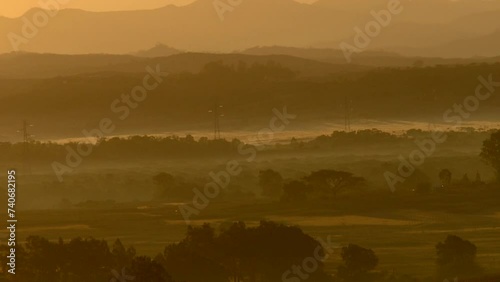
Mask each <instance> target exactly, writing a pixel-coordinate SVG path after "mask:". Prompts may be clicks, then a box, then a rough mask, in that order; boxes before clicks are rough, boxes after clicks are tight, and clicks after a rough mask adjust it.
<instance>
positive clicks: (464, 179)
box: [460, 173, 471, 187]
mask: <svg viewBox="0 0 500 282" xmlns="http://www.w3.org/2000/svg"><path fill="white" fill-rule="evenodd" d="M460 184H461V185H462V186H463V187H469V186H470V184H471V182H470V179H469V175H468V174H467V173H466V174H464V176H463V177H462V180H460Z"/></svg>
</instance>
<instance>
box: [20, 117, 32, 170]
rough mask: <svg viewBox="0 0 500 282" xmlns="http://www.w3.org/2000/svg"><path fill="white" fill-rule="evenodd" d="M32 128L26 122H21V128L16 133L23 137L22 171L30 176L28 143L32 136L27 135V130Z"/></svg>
mask: <svg viewBox="0 0 500 282" xmlns="http://www.w3.org/2000/svg"><path fill="white" fill-rule="evenodd" d="M30 127H33V124H29V123H28V122H27V121H26V120H23V128H22V129H21V130H18V131H17V132H18V133H21V134H22V135H23V170H24V171H26V173H28V174H31V159H30V148H29V146H30V141H31V140H32V137H33V136H34V135H31V134H30V133H29V130H28V129H29V128H30Z"/></svg>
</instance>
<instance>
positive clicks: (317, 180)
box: [304, 169, 364, 197]
mask: <svg viewBox="0 0 500 282" xmlns="http://www.w3.org/2000/svg"><path fill="white" fill-rule="evenodd" d="M304 179H305V180H306V182H307V183H308V184H309V185H310V186H311V187H312V188H313V190H315V191H316V192H317V193H318V194H320V195H331V196H333V197H336V196H337V194H338V193H339V192H341V191H343V190H345V189H348V188H352V187H355V186H356V185H358V184H360V183H362V182H363V181H364V179H363V178H362V177H356V176H353V174H352V173H350V172H345V171H337V170H329V169H323V170H318V171H314V172H312V173H311V174H310V175H309V176H307V177H305V178H304Z"/></svg>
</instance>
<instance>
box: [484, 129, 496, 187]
mask: <svg viewBox="0 0 500 282" xmlns="http://www.w3.org/2000/svg"><path fill="white" fill-rule="evenodd" d="M481 158H483V160H485V161H486V162H487V163H489V164H490V165H491V166H492V167H493V168H494V169H495V171H496V174H497V180H498V181H500V130H499V131H496V132H494V133H492V134H491V136H490V138H489V139H487V140H485V141H484V142H483V148H482V150H481Z"/></svg>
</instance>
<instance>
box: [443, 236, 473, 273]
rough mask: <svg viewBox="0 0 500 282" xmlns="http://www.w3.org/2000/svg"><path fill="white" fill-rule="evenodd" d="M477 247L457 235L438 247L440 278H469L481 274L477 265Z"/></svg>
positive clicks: (449, 237) (447, 238)
mask: <svg viewBox="0 0 500 282" xmlns="http://www.w3.org/2000/svg"><path fill="white" fill-rule="evenodd" d="M476 253H477V247H476V246H475V245H474V244H473V243H471V242H469V241H467V240H463V239H462V238H460V237H458V236H455V235H448V237H446V240H445V241H444V242H439V243H438V244H437V245H436V254H437V260H436V263H437V267H438V269H437V270H438V278H439V279H441V280H442V279H444V278H446V277H457V276H458V277H468V276H474V275H477V274H479V273H480V272H481V268H480V267H479V266H478V265H477V263H476Z"/></svg>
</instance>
